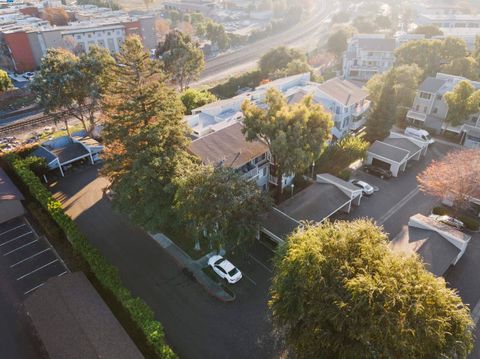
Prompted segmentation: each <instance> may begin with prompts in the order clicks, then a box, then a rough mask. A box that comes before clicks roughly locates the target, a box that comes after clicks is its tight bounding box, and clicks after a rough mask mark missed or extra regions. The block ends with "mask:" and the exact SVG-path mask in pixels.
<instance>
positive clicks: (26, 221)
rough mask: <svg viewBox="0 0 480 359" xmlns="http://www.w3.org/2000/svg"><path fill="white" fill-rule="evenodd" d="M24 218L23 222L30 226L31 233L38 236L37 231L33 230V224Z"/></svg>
mask: <svg viewBox="0 0 480 359" xmlns="http://www.w3.org/2000/svg"><path fill="white" fill-rule="evenodd" d="M24 220H25V223H27V225H28V226H29V227H30V229H31V230H32V231H33V234H35V237H40V236H39V235H38V233H37V232H36V231H35V229H34V228H33V226H32V225H31V224H30V222H29V221H28V219H26V218H24Z"/></svg>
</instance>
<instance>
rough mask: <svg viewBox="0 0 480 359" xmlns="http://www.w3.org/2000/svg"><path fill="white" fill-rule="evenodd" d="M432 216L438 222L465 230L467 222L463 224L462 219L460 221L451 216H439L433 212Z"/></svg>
mask: <svg viewBox="0 0 480 359" xmlns="http://www.w3.org/2000/svg"><path fill="white" fill-rule="evenodd" d="M430 218H431V219H433V220H435V221H437V222H440V223H443V224H446V225H447V226H450V227H454V228H456V229H458V230H459V231H463V230H464V229H465V224H463V222H462V221H459V220H458V219H456V218H453V217H450V216H439V215H436V214H431V215H430Z"/></svg>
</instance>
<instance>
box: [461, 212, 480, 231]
mask: <svg viewBox="0 0 480 359" xmlns="http://www.w3.org/2000/svg"><path fill="white" fill-rule="evenodd" d="M458 219H459V220H460V221H462V222H463V224H464V225H465V228H467V229H468V230H470V231H478V229H479V228H480V224H479V223H478V220H477V219H475V218H473V217H470V216H467V215H460V216H458Z"/></svg>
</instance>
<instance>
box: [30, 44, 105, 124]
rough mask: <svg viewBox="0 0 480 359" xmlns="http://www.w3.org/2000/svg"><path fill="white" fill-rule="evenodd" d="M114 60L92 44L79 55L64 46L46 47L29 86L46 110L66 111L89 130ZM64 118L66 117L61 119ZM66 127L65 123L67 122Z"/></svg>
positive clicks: (48, 111)
mask: <svg viewBox="0 0 480 359" xmlns="http://www.w3.org/2000/svg"><path fill="white" fill-rule="evenodd" d="M113 63H114V60H113V58H112V57H111V56H110V53H109V52H108V50H106V49H103V48H99V47H96V46H92V47H90V49H89V52H88V54H87V53H84V54H82V55H81V56H80V57H78V56H76V55H74V54H73V53H72V52H70V51H68V50H65V49H61V48H58V49H49V50H48V51H47V54H46V55H45V56H44V57H43V59H42V63H41V66H40V71H39V72H38V73H37V74H36V76H35V78H34V80H33V83H32V89H33V91H34V92H35V93H36V95H37V97H38V99H39V102H40V104H41V106H42V107H43V108H44V111H45V113H55V112H57V111H60V110H68V112H69V114H70V116H73V117H75V118H77V119H78V120H80V121H81V122H82V124H83V126H84V128H85V130H89V128H88V126H87V123H88V124H89V125H90V127H93V126H94V124H95V111H97V108H98V105H99V101H100V100H101V98H102V95H103V93H104V91H105V86H106V84H107V83H108V82H109V73H110V71H109V69H110V68H111V67H112V66H113ZM64 120H65V121H66V120H67V119H66V118H64ZM66 125H67V128H68V123H66Z"/></svg>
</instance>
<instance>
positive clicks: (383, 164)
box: [372, 158, 391, 170]
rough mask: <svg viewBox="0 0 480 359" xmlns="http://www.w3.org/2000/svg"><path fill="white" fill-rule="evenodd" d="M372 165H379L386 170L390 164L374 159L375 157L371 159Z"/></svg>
mask: <svg viewBox="0 0 480 359" xmlns="http://www.w3.org/2000/svg"><path fill="white" fill-rule="evenodd" d="M372 165H374V166H377V167H380V168H384V169H386V170H390V166H391V165H390V163H387V162H384V161H381V160H379V159H376V158H373V159H372Z"/></svg>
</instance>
